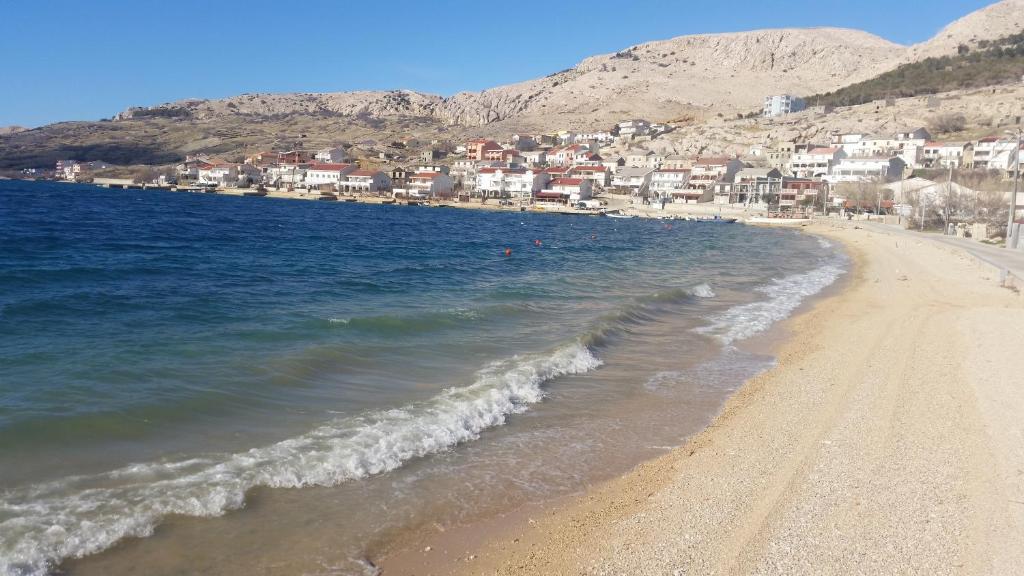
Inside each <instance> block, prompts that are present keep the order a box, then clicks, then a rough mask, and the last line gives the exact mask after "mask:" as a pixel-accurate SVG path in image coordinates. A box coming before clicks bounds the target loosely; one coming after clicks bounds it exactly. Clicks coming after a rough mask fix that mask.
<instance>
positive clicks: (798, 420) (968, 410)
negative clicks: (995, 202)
mask: <svg viewBox="0 0 1024 576" xmlns="http://www.w3.org/2000/svg"><path fill="white" fill-rule="evenodd" d="M811 230H812V231H814V232H816V233H820V234H823V235H825V236H828V237H831V238H834V239H836V240H839V241H841V242H843V243H844V244H845V245H846V246H847V247H848V248H849V251H850V253H851V255H852V257H853V258H854V260H855V267H854V272H853V274H852V278H851V280H850V282H849V285H848V287H847V289H845V290H842V291H841V292H840V293H839V294H834V295H832V296H830V297H828V298H825V299H824V300H821V301H819V302H818V303H817V304H816V305H814V306H813V308H812V309H810V310H809V311H806V312H805V313H803V314H801V315H799V316H797V317H795V318H793V319H791V320H790V321H789V322H787V323H786V326H785V329H786V330H788V332H789V334H790V336H789V338H788V339H787V341H786V342H785V343H784V344H783V345H782V347H781V349H780V350H779V351H778V359H779V361H778V364H777V365H776V367H775V368H773V369H771V370H769V371H767V372H765V373H763V374H761V375H759V376H757V377H755V378H753V379H751V380H750V381H748V382H747V383H746V384H745V385H744V386H743V387H742V388H741V389H740V390H739V391H738V392H737V393H736V394H735V395H734V396H733V397H732V398H730V399H729V401H728V402H727V403H726V405H725V407H724V409H723V410H722V412H721V414H720V415H719V416H718V417H717V418H716V419H715V420H714V422H713V423H712V424H711V425H710V426H709V427H708V428H707V429H706V430H704V431H703V432H701V433H700V434H698V435H696V436H694V437H693V438H692V439H690V440H689V441H688V442H687V443H686V444H685V445H684V446H682V447H681V448H679V449H676V450H674V451H673V452H671V453H669V454H668V455H666V456H663V457H661V458H658V459H656V460H653V461H650V462H646V463H644V464H641V465H640V466H638V467H636V468H635V469H634V470H632V471H631V472H629V473H628V474H626V475H624V476H622V477H620V478H617V479H615V480H612V481H610V482H606V483H603V484H600V485H598V486H595V487H594V488H592V489H590V490H588V491H586V492H585V493H584V494H581V495H578V496H576V497H570V498H565V499H562V500H560V501H556V502H552V503H546V504H545V503H538V504H536V505H534V506H531V507H526V508H522V509H520V510H517V511H515V512H512V513H510V514H507V515H505V516H502V517H498V518H492V519H491V520H488V521H483V522H480V523H478V524H474V525H471V526H464V527H462V528H459V529H456V530H449V531H448V532H446V533H441V534H438V533H434V534H421V535H420V537H419V539H418V540H415V541H414V542H415V545H414V546H413V545H410V546H408V547H407V548H406V550H405V551H404V552H400V553H391V554H389V555H386V556H385V557H384V558H383V559H382V561H381V562H380V564H381V569H382V570H381V571H382V573H383V574H385V575H390V574H417V575H425V574H452V573H458V574H750V573H757V574H857V573H859V574H876V573H881V574H894V573H921V574H1013V573H1024V545H1022V544H1021V543H1022V542H1024V419H1022V418H1021V417H1020V414H1024V384H1022V383H1024V379H1022V376H1021V375H1022V374H1024V353H1022V352H1024V298H1022V297H1021V295H1020V294H1018V293H1016V292H1014V291H1012V290H1009V289H1006V288H1003V287H1001V286H999V275H998V273H997V272H996V271H995V270H994V269H992V268H991V267H989V266H987V265H985V264H982V263H979V262H978V261H976V260H974V259H972V258H970V257H969V256H967V255H965V254H963V253H962V252H960V251H958V250H956V249H955V248H950V247H946V246H941V245H938V244H936V243H933V242H931V241H929V240H927V239H917V238H907V237H903V236H897V235H890V234H886V233H884V232H878V231H873V230H864V229H856V228H854V226H853V225H852V224H845V223H844V224H815V225H814V226H813V227H811Z"/></svg>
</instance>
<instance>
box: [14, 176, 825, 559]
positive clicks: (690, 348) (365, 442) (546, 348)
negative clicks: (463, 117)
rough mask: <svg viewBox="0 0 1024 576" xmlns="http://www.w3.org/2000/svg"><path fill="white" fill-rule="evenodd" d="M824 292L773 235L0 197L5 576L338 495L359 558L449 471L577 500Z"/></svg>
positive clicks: (337, 208)
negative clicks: (614, 462) (505, 467)
mask: <svg viewBox="0 0 1024 576" xmlns="http://www.w3.org/2000/svg"><path fill="white" fill-rule="evenodd" d="M507 248H510V249H511V256H508V257H506V256H505V250H506V249H507ZM842 271H843V257H842V255H841V254H839V253H838V252H836V250H835V249H834V248H832V247H829V246H826V245H824V244H822V243H821V242H819V241H818V240H816V239H815V238H813V237H809V236H806V235H802V234H799V233H797V232H793V231H787V230H771V229H760V228H751V227H744V226H740V225H714V224H703V223H674V224H673V225H668V224H666V223H664V222H661V221H656V220H639V219H637V220H623V219H606V218H597V217H568V216H557V215H545V214H533V213H510V212H502V213H491V212H482V211H475V210H472V211H471V210H456V209H437V208H424V207H399V206H371V205H363V204H350V203H323V202H304V201H290V200H277V199H270V198H243V197H231V196H221V195H211V194H186V193H173V192H163V191H139V190H106V189H101V188H96V187H92V186H88V185H70V184H56V183H29V182H17V181H0V575H3V576H7V575H13V574H19V575H21V574H45V573H47V572H49V571H51V570H54V569H55V568H57V567H58V566H61V565H62V563H66V561H67V560H68V559H73V558H81V557H85V556H90V555H93V554H97V553H100V552H103V551H104V550H107V549H108V548H110V547H111V546H113V545H115V544H117V543H119V542H123V541H124V539H125V538H128V537H139V536H147V535H150V534H151V533H152V532H153V530H154V529H156V528H157V527H159V526H163V525H166V524H167V523H168V522H169V519H170V518H180V517H197V518H205V519H206V520H201V521H196V522H195V523H189V524H187V525H185V526H183V527H179V528H178V529H176V530H172V532H173V533H175V534H179V533H182V534H186V533H188V532H192V533H196V534H202V533H204V530H207V528H204V524H203V523H204V522H206V523H207V525H210V524H209V523H211V522H213V521H212V520H210V518H217V517H221V516H223V517H224V519H225V521H230V520H231V518H232V511H234V510H238V509H240V508H243V507H247V506H248V507H249V509H250V510H253V509H258V508H257V506H256V505H255V504H254V503H252V502H251V501H250V497H251V494H252V492H253V491H254V490H265V489H271V495H269V496H268V497H267V500H268V501H269V502H270V503H269V504H267V503H265V504H263V506H265V507H268V509H269V508H273V509H275V510H278V511H282V510H283V511H284V512H283V514H284V515H285V516H287V514H288V511H289V510H295V509H298V508H301V509H302V510H303V513H302V514H301V517H302V518H305V519H308V518H310V517H311V516H312V517H315V515H316V512H315V511H316V510H321V511H322V510H324V509H326V508H325V506H327V505H325V504H324V501H323V500H322V499H321V500H316V498H315V497H314V496H312V495H313V494H315V493H314V492H312V491H310V490H309V489H310V488H312V487H319V488H321V489H332V490H335V492H332V494H333V495H334V496H332V497H331V499H332V501H333V502H335V503H336V504H335V505H336V506H338V507H339V509H341V510H345V511H347V512H349V513H350V516H348V517H347V518H346V519H345V521H344V523H343V524H344V525H343V527H342V528H344V530H342V528H337V529H336V530H335V531H334V534H335V536H336V537H335V538H333V539H332V541H331V544H330V546H329V547H330V548H331V549H332V550H337V549H343V550H345V552H344V553H345V554H347V555H348V556H347V558H349V559H352V558H355V557H356V556H358V555H359V554H360V552H359V551H358V549H359V547H360V546H364V545H365V544H366V542H367V541H368V540H370V539H372V538H379V537H381V536H380V535H381V533H382V532H383V531H385V530H394V529H397V527H399V526H400V525H401V524H402V523H403V522H406V523H408V522H410V521H411V520H410V519H422V518H423V517H426V516H429V514H430V513H431V512H429V510H430V502H431V501H440V500H441V499H442V498H443V497H445V496H444V495H445V494H446V493H445V491H444V489H443V488H441V486H443V485H444V484H445V481H446V480H450V479H451V478H452V477H456V476H457V477H458V478H459V481H460V482H462V483H464V485H465V493H464V494H463V496H464V498H460V505H463V506H467V507H471V506H470V505H469V504H465V502H471V501H481V502H482V501H493V500H494V494H493V493H491V492H493V491H494V490H495V488H493V487H494V486H495V485H496V483H500V482H497V481H496V480H495V477H494V471H495V470H496V469H498V468H499V467H500V464H499V462H509V461H516V462H519V466H517V468H516V469H517V470H518V471H519V472H508V473H507V474H505V473H504V472H503V477H504V478H505V479H510V478H518V479H519V480H517V482H516V488H515V489H516V490H522V491H523V493H524V494H533V495H539V496H543V495H544V494H548V493H555V492H557V491H558V490H561V489H572V488H574V487H578V486H579V485H581V483H584V482H586V478H587V477H588V474H590V473H591V472H592V471H593V470H595V469H597V468H599V467H600V466H599V465H598V464H594V463H593V462H599V461H600V460H599V459H600V458H605V457H608V456H607V455H608V454H621V455H623V456H622V458H627V457H626V456H625V455H627V454H634V452H636V453H642V452H643V450H639V452H637V450H638V449H635V448H632V447H630V445H627V444H626V442H625V441H624V440H622V438H634V439H635V438H643V439H654V438H660V437H659V436H658V434H663V432H661V431H662V430H663V429H665V428H666V426H668V424H666V423H673V422H678V421H680V420H687V419H690V420H693V422H696V423H699V421H700V419H699V418H698V417H697V416H696V415H697V414H700V415H701V416H700V417H702V418H707V417H710V415H711V414H713V413H714V410H715V409H716V407H717V405H718V404H719V403H720V401H721V398H723V397H724V395H726V394H727V393H728V391H729V390H731V389H732V387H735V385H736V384H738V381H737V380H740V379H742V377H744V376H747V375H749V373H750V371H751V370H756V369H759V368H758V366H762V367H763V364H758V363H757V362H758V361H757V359H756V358H752V356H750V355H747V356H742V357H741V356H737V354H739V352H737V351H736V349H735V345H736V344H737V343H738V342H739V341H741V340H744V339H746V338H749V337H751V336H754V335H756V334H759V333H763V332H764V331H765V330H767V329H768V328H769V327H770V326H771V325H772V324H773V323H775V322H777V321H778V320H781V319H782V318H785V317H786V316H787V315H789V314H790V313H792V311H793V310H794V309H795V308H796V307H797V306H798V305H799V304H800V303H801V302H802V301H804V299H805V298H807V297H809V296H812V295H814V294H815V293H817V292H819V291H820V290H822V289H823V288H824V287H826V286H828V285H829V284H831V283H832V282H833V281H834V280H835V279H836V278H837V277H838V276H839V275H840V274H841V273H842ZM730 358H731V360H730ZM760 361H761V362H763V359H761V360H760ZM736 366H739V367H740V368H739V369H733V368H734V367H736ZM715 386H718V388H714V387H715ZM709 387H710V388H709ZM712 388H713V389H715V390H717V392H716V393H715V394H714V395H712V396H709V397H708V399H707V400H706V401H704V400H700V395H701V394H703V393H705V391H706V390H708V389H712ZM665 394H672V396H671V402H667V401H666V398H669V397H668V396H665ZM639 413H643V414H645V416H644V417H643V418H634V417H629V418H623V415H624V414H629V415H632V416H636V415H637V414H639ZM643 421H646V423H644V422H643ZM655 423H657V426H655ZM696 425H697V424H692V425H679V428H678V429H677V430H673V431H672V433H671V434H667V435H665V441H672V439H678V437H679V436H680V435H681V434H683V433H684V432H687V431H692V430H693V428H694V426H696ZM609 427H620V428H621V429H620V430H619V432H618V433H617V434H607V435H605V434H604V431H606V430H608V429H609ZM630 434H632V436H630ZM616 436H617V437H616ZM568 439H572V440H571V441H569V440H568ZM552 440H554V442H552ZM652 441H653V440H652ZM634 444H635V442H634ZM556 445H557V446H556ZM538 446H541V447H543V449H541V450H538ZM583 455H586V456H587V458H582V456H583ZM574 457H580V461H578V462H574ZM588 458H589V459H596V460H593V462H591V461H590V460H588ZM492 459H493V460H492ZM584 460H587V461H586V462H584ZM620 460H621V458H620ZM588 462H590V463H588ZM517 474H519V476H517ZM385 479H386V480H387V481H386V482H385V481H384V480H385ZM533 481H536V483H533ZM527 485H529V487H526V488H524V486H527ZM297 488H307V490H306V491H302V490H300V491H299V493H301V496H292V495H291V493H285V492H280V490H283V489H297ZM273 489H277V490H278V492H273ZM488 490H491V492H488ZM508 490H511V488H509V489H507V490H506V492H507V491H508ZM534 493H536V494H534ZM284 494H288V495H287V496H285V495H284ZM466 494H477V495H478V497H477V500H473V498H471V497H469V496H466ZM523 497H525V496H523ZM291 498H298V499H303V502H302V503H300V504H295V503H292V504H286V503H287V502H290V500H289V499H291ZM311 502H315V503H311ZM382 502H387V503H388V504H389V506H387V507H384V508H387V511H381V507H380V506H378V507H376V508H374V509H375V510H376V511H375V512H374V513H373V514H372V519H371V514H370V513H369V512H365V513H358V514H357V513H354V512H353V511H355V510H362V509H361V508H360V506H373V505H376V504H379V503H382ZM397 510H401V511H402V512H401V513H399V512H397ZM254 513H258V512H254ZM389 514H390V515H391V516H389ZM225 515H226V516H225ZM417 515H418V516H417ZM334 516H335V517H336V516H337V515H334ZM392 516H393V517H392ZM277 518H278V521H279V522H280V523H281V524H282V526H291V523H290V522H289V521H287V520H284V519H282V518H281V515H278V516H277ZM296 521H297V520H296ZM334 521H336V520H334ZM244 522H245V520H244V519H239V520H237V522H236V524H241V523H244ZM292 530H293V531H294V530H295V529H294V528H293V529H292ZM345 530H347V531H348V532H345ZM339 531H341V532H344V534H345V535H344V537H339V536H337V534H338V533H339ZM249 532H251V531H249ZM249 532H247V534H249ZM247 537H250V538H251V539H250V540H244V539H237V540H238V541H239V542H242V541H244V542H245V545H246V546H249V547H252V548H255V547H260V546H262V544H261V540H260V536H247ZM181 538H182V539H183V541H187V540H188V538H189V536H188V535H187V534H186V535H183V536H181ZM269 538H270V537H269V536H267V537H265V539H269ZM339 538H341V539H344V538H348V539H350V540H351V541H352V542H350V543H349V544H351V546H348V547H347V548H346V545H345V544H339V542H338V540H339ZM158 545H160V544H159V543H156V542H155V540H154V543H153V544H139V545H138V548H137V550H138V552H137V553H138V554H141V555H146V554H149V555H152V554H153V551H152V549H151V548H146V546H158ZM120 548H124V546H121V547H120ZM120 548H119V549H118V550H120ZM327 548H328V546H326V545H325V546H324V547H323V548H322V549H318V550H317V551H316V552H314V553H312V554H318V553H321V552H323V550H325V549H327ZM118 550H113V551H111V552H107V553H106V554H104V555H101V556H103V557H109V558H113V559H112V560H109V561H110V562H114V563H113V564H103V562H104V561H106V560H98V561H97V562H98V564H96V566H102V567H104V570H102V571H100V570H99V569H98V568H97V569H94V571H97V573H103V572H107V573H111V571H115V572H116V571H118V570H123V569H124V567H123V566H121V567H120V568H119V567H118V565H117V564H116V557H117V554H118V553H119V552H118ZM120 553H121V554H122V555H130V554H132V552H131V551H130V550H129V551H127V552H120ZM324 553H325V554H326V552H324ZM201 556H202V555H201V554H197V555H196V558H200V557H201ZM192 561H193V562H200V561H201V560H198V559H195V560H192ZM188 562H189V560H188V559H187V558H186V559H178V560H175V562H173V563H169V564H168V565H166V566H165V568H166V569H165V571H166V572H167V573H173V572H175V571H178V572H180V571H182V570H185V571H198V570H196V565H190V564H188ZM325 562H326V561H325ZM296 566H297V565H296ZM89 570H90V565H89V564H88V563H84V564H82V565H80V566H79V567H77V571H80V572H82V573H88V572H89ZM302 570H303V571H308V570H306V568H305V567H303V568H302ZM72 571H75V570H72ZM239 571H240V572H245V571H246V567H245V566H240V567H239ZM296 571H298V570H296ZM154 572H155V573H159V572H160V570H158V569H155V568H154V570H153V572H151V573H154ZM223 572H228V570H223Z"/></svg>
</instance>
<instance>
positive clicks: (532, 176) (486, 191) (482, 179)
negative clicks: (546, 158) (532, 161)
mask: <svg viewBox="0 0 1024 576" xmlns="http://www.w3.org/2000/svg"><path fill="white" fill-rule="evenodd" d="M550 180H551V175H550V174H548V173H546V172H543V171H541V170H532V169H526V168H497V167H492V168H481V169H480V170H478V171H477V176H476V190H477V192H478V193H480V194H481V195H482V196H483V197H484V198H517V199H521V200H522V199H529V198H532V197H533V195H534V194H535V193H537V192H540V191H541V190H543V189H544V185H545V184H547V183H548V181H550Z"/></svg>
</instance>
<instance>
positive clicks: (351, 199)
mask: <svg viewBox="0 0 1024 576" xmlns="http://www.w3.org/2000/svg"><path fill="white" fill-rule="evenodd" d="M345 202H358V200H356V199H355V198H345Z"/></svg>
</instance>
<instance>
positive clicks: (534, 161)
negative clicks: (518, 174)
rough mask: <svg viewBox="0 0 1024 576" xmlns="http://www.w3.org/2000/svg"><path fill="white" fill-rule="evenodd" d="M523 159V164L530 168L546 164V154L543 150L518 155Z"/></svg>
mask: <svg viewBox="0 0 1024 576" xmlns="http://www.w3.org/2000/svg"><path fill="white" fill-rule="evenodd" d="M519 155H520V156H522V157H523V162H524V163H526V164H529V165H531V166H542V165H543V164H544V163H545V162H547V152H545V151H544V150H529V151H526V152H522V153H520V154H519Z"/></svg>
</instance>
